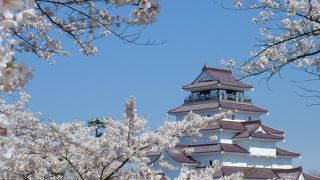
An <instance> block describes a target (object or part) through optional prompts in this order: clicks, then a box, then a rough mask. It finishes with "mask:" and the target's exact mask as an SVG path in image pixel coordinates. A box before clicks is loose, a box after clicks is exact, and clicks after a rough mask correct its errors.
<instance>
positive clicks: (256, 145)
mask: <svg viewBox="0 0 320 180" xmlns="http://www.w3.org/2000/svg"><path fill="white" fill-rule="evenodd" d="M235 142H236V144H238V145H239V146H241V147H242V148H244V149H247V150H248V151H249V152H250V153H251V154H252V155H259V156H275V155H276V147H275V144H276V142H273V141H258V140H255V139H251V140H250V139H241V140H237V141H235Z"/></svg>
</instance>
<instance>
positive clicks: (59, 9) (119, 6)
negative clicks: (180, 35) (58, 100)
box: [0, 0, 159, 92]
mask: <svg viewBox="0 0 320 180" xmlns="http://www.w3.org/2000/svg"><path fill="white" fill-rule="evenodd" d="M120 12H121V13H120ZM123 12H127V13H126V14H123ZM158 14H159V4H158V2H157V0H98V1H88V0H77V1H72V0H0V73H1V79H0V90H1V91H5V92H11V91H14V90H16V89H18V88H21V87H23V86H25V84H26V83H27V81H28V80H29V79H30V78H31V77H32V71H31V70H30V69H29V68H27V67H26V66H25V65H24V64H18V63H17V61H16V59H15V56H14V54H15V52H20V53H21V52H28V53H34V54H35V55H36V56H37V57H38V58H39V59H43V60H46V61H49V62H50V63H55V61H54V60H52V59H50V58H51V57H52V56H54V55H60V56H65V55H68V54H69V52H68V51H67V50H65V49H63V45H62V43H61V38H57V37H59V36H57V35H58V34H62V35H65V37H68V38H69V39H71V40H73V41H74V44H75V45H76V46H78V47H79V50H80V52H81V53H82V54H84V55H86V56H90V55H95V54H96V52H97V48H96V47H95V46H94V44H93V43H94V41H95V40H96V39H98V38H101V37H106V36H109V35H114V36H116V37H118V38H119V39H120V40H122V41H124V42H128V43H135V44H152V43H140V42H138V41H137V38H138V37H139V35H140V33H141V31H140V30H136V31H135V32H132V33H129V32H128V31H127V30H128V29H129V28H130V27H133V26H139V25H148V24H151V23H153V22H154V21H155V20H156V17H157V15H158Z"/></svg>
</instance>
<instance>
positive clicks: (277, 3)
mask: <svg viewBox="0 0 320 180" xmlns="http://www.w3.org/2000/svg"><path fill="white" fill-rule="evenodd" d="M215 2H216V4H218V5H219V6H221V7H224V8H228V6H225V2H221V1H215ZM233 2H234V5H235V9H239V10H252V11H253V12H254V13H257V16H256V17H253V18H252V19H251V22H252V23H253V24H255V25H257V26H258V27H259V33H260V34H261V37H262V38H261V39H260V40H259V41H258V44H257V47H258V48H257V49H256V50H254V51H252V52H251V53H250V55H251V56H250V57H249V58H248V59H246V60H244V61H239V62H240V63H238V64H236V63H235V61H224V62H223V63H224V64H226V66H227V67H229V68H231V67H235V68H236V69H238V70H239V71H240V72H241V73H242V76H243V77H248V76H256V75H265V76H266V79H267V81H269V80H270V79H271V78H272V77H273V76H274V75H275V74H278V73H280V72H282V70H284V69H286V68H294V69H296V70H298V71H302V72H305V73H307V74H309V75H310V76H309V77H310V78H309V79H299V78H298V77H294V79H295V80H296V81H295V82H299V83H302V82H310V81H318V80H320V2H319V1H318V0H253V1H251V0H234V1H233ZM231 9H233V8H231ZM301 90H302V93H300V94H299V95H300V96H301V97H305V98H307V99H309V100H310V101H311V102H312V103H310V104H309V105H319V101H320V98H319V97H320V96H319V95H320V94H319V91H318V90H317V89H312V88H306V87H302V88H301ZM317 101H318V102H317ZM313 102H315V103H313Z"/></svg>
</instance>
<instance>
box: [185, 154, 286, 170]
mask: <svg viewBox="0 0 320 180" xmlns="http://www.w3.org/2000/svg"><path fill="white" fill-rule="evenodd" d="M191 157H192V158H193V159H194V160H196V161H198V162H200V164H199V165H200V166H202V167H204V166H209V165H210V161H214V160H218V161H220V162H222V163H223V165H225V166H243V167H253V166H255V167H257V168H258V167H259V168H284V169H286V168H292V162H291V158H286V157H256V156H250V155H248V154H237V153H227V152H224V153H223V154H222V153H221V152H217V153H208V154H197V155H192V156H191Z"/></svg>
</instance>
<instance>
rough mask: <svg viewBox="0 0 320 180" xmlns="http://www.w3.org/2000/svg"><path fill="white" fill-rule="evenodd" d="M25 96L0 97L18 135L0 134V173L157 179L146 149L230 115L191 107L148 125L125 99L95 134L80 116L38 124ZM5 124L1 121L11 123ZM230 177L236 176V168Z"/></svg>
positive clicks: (170, 143)
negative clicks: (178, 116)
mask: <svg viewBox="0 0 320 180" xmlns="http://www.w3.org/2000/svg"><path fill="white" fill-rule="evenodd" d="M27 102H28V95H27V94H25V93H22V94H21V99H20V100H19V101H18V102H17V103H16V104H13V105H12V104H10V105H8V104H5V102H2V103H1V106H0V110H1V116H0V117H1V118H2V119H10V120H11V122H12V121H14V122H16V124H15V130H14V131H15V136H12V137H14V138H17V139H18V140H14V141H13V140H12V139H10V138H12V137H11V136H6V138H4V139H3V138H1V139H0V141H1V143H0V144H2V145H1V148H0V150H1V151H2V152H1V154H0V155H1V156H0V157H1V159H0V162H1V163H0V179H159V178H160V176H159V175H158V174H157V172H156V171H155V170H153V169H152V167H151V166H148V162H149V159H148V158H147V154H148V153H149V152H151V151H161V150H171V149H172V150H174V148H175V146H176V144H177V143H178V141H179V138H180V137H182V136H184V135H189V136H191V135H198V134H199V129H201V128H204V127H205V126H207V125H209V124H212V123H215V121H216V120H217V119H221V118H224V117H225V116H227V115H230V112H226V113H222V114H219V115H216V116H214V117H201V116H199V115H197V114H194V113H192V112H191V113H189V114H188V115H187V116H186V117H185V119H184V120H182V121H168V122H165V123H164V125H163V126H161V127H160V128H159V129H157V130H156V131H148V130H145V129H144V126H145V123H146V120H145V119H143V118H140V117H138V116H137V114H136V110H135V100H134V99H129V100H127V102H126V104H125V106H124V109H125V113H124V115H123V118H122V119H121V120H114V119H110V118H101V119H99V123H100V124H101V122H103V124H104V127H105V129H104V131H103V134H102V135H101V136H99V137H96V136H95V135H94V131H95V128H96V127H90V126H89V127H88V126H85V124H84V123H81V122H79V123H63V124H61V125H58V124H56V123H50V125H44V124H42V123H41V121H40V120H39V119H38V118H37V116H38V115H37V114H35V113H32V112H29V111H27V110H26V105H27ZM1 122H3V121H1ZM8 124H9V123H7V124H4V123H2V124H1V125H2V126H5V127H4V128H7V129H10V125H8ZM8 134H9V132H8ZM12 142H15V143H16V144H14V145H12ZM14 146H17V147H16V148H11V147H14ZM5 150H7V152H4V151H5ZM9 156H12V157H11V158H10V160H6V159H7V158H9ZM217 168H219V166H218V165H217V166H214V167H208V168H206V169H204V170H201V171H200V172H196V171H194V170H191V171H190V170H188V169H186V168H182V169H181V174H180V176H179V177H178V179H199V178H206V179H210V175H211V177H212V174H213V173H214V172H215V171H216V170H217ZM232 177H233V179H239V178H241V174H237V175H233V176H232Z"/></svg>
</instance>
